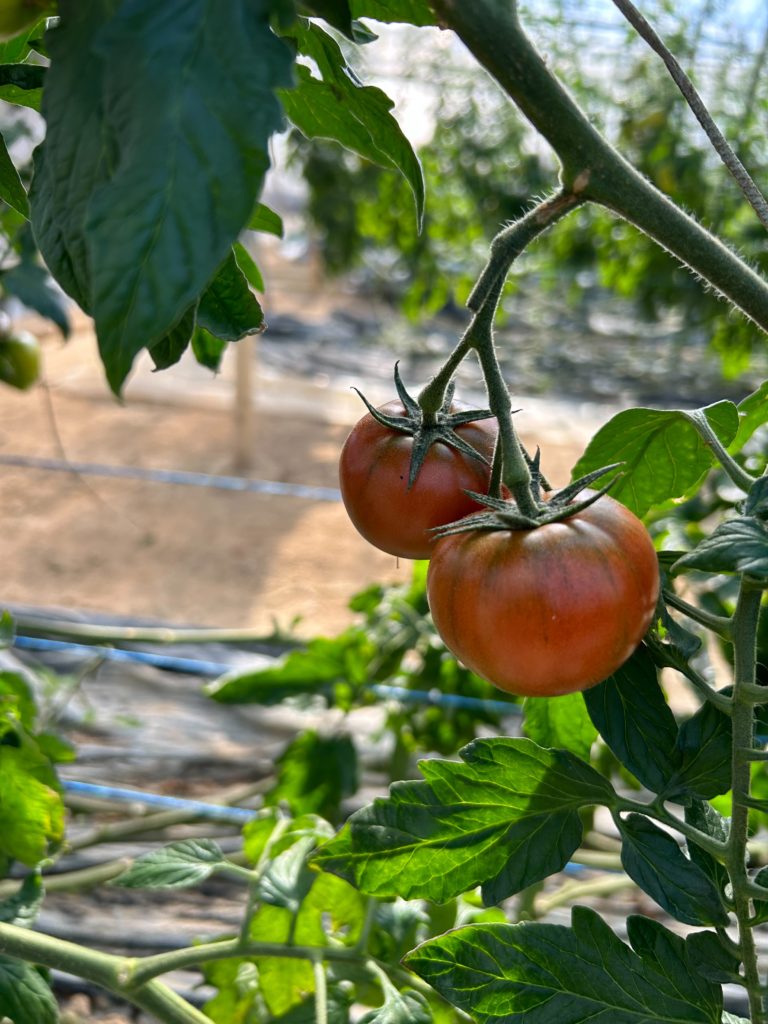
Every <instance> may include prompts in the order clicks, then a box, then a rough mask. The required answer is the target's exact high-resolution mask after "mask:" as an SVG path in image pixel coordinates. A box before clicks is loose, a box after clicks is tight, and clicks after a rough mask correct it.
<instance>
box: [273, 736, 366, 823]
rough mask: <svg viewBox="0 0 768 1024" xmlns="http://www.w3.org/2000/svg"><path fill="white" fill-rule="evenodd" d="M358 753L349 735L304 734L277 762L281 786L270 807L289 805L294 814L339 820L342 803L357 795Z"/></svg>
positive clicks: (274, 793) (275, 793)
mask: <svg viewBox="0 0 768 1024" xmlns="http://www.w3.org/2000/svg"><path fill="white" fill-rule="evenodd" d="M357 787H358V768H357V749H356V747H355V744H354V743H353V741H352V738H351V737H350V736H348V735H347V734H345V733H341V734H336V735H331V736H321V735H320V734H319V733H317V732H316V731H315V730H314V729H307V730H305V732H303V733H300V734H299V736H297V737H296V739H295V740H294V741H293V742H292V743H290V744H289V745H288V747H287V748H286V749H285V750H284V751H283V753H282V754H281V755H280V757H279V758H278V759H277V782H276V784H275V785H274V786H273V787H272V789H270V790H269V791H268V792H267V793H266V794H265V802H266V803H267V804H281V803H283V802H285V803H286V804H287V805H288V807H289V808H290V809H291V812H292V813H293V814H307V813H310V814H311V813H317V814H319V815H321V816H322V817H324V818H328V819H330V820H336V819H338V817H339V810H340V807H341V802H342V800H344V799H345V798H346V797H349V796H352V794H353V793H356V792H357Z"/></svg>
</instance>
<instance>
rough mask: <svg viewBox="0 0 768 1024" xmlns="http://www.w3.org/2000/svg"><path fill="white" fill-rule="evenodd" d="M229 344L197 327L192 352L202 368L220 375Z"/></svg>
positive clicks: (193, 336) (193, 337)
mask: <svg viewBox="0 0 768 1024" xmlns="http://www.w3.org/2000/svg"><path fill="white" fill-rule="evenodd" d="M226 347H227V342H226V341H223V340H222V339H221V338H216V337H215V336H214V335H213V334H210V333H209V332H208V331H206V330H205V328H203V327H199V326H198V327H196V328H195V331H194V333H193V335H192V352H193V353H194V356H195V359H196V360H197V361H198V363H200V365H201V366H205V367H206V369H208V370H213V372H214V373H218V370H219V367H220V366H221V360H222V357H223V355H224V350H225V349H226Z"/></svg>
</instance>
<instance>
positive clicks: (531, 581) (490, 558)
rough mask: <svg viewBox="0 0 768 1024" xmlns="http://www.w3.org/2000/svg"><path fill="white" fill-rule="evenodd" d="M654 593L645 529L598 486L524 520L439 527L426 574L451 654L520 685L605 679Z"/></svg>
mask: <svg viewBox="0 0 768 1024" xmlns="http://www.w3.org/2000/svg"><path fill="white" fill-rule="evenodd" d="M658 593H659V570H658V563H657V560H656V553H655V551H654V548H653V544H652V542H651V539H650V537H649V536H648V534H647V532H646V530H645V528H644V526H643V524H642V523H641V522H640V520H639V519H638V518H637V517H636V516H635V515H633V514H632V512H630V511H629V510H628V509H627V508H625V507H624V506H623V505H620V504H619V503H618V502H617V501H614V500H613V499H612V498H609V497H607V496H603V497H602V498H599V499H598V500H597V501H596V502H595V503H594V504H593V505H590V506H589V507H588V508H586V509H584V510H583V511H582V512H578V513H576V514H575V515H574V516H572V517H571V518H569V519H565V520H563V521H561V522H556V523H549V524H546V525H544V526H540V527H537V528H536V529H532V530H491V531H482V532H481V531H474V532H468V533H457V534H452V535H450V536H446V537H441V538H440V539H439V540H438V542H437V544H436V545H435V550H434V552H433V554H432V561H431V563H430V567H429V574H428V577H427V596H428V598H429V607H430V609H431V611H432V617H433V619H434V621H435V625H436V627H437V631H438V632H439V633H440V635H441V636H442V638H443V640H444V641H445V643H446V645H447V646H448V647H449V648H450V650H451V651H453V653H454V654H455V655H456V657H457V658H458V659H459V661H462V662H463V663H464V664H465V665H466V666H467V667H468V668H470V669H472V670H473V671H475V672H477V673H478V675H481V676H483V677H484V678H485V679H487V680H488V681H489V682H491V683H493V684H494V686H497V687H499V689H501V690H507V691H508V692H510V693H516V694H519V695H520V696H528V697H546V696H551V695H554V694H563V693H572V692H573V691H574V690H585V689H587V688H588V687H590V686H594V685H595V684H596V683H600V682H602V681H603V680H604V679H606V678H607V677H608V676H609V675H610V674H611V673H612V672H614V671H615V670H616V669H617V668H618V667H619V666H620V665H622V664H623V663H624V662H625V661H626V659H627V658H628V657H629V656H630V654H631V653H632V652H633V651H634V649H635V648H636V647H637V645H638V644H639V643H640V640H641V639H642V637H643V635H644V634H645V631H646V630H647V629H648V626H649V625H650V624H651V621H652V620H653V616H654V610H655V607H656V600H657V598H658Z"/></svg>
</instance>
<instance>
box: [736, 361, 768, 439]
mask: <svg viewBox="0 0 768 1024" xmlns="http://www.w3.org/2000/svg"><path fill="white" fill-rule="evenodd" d="M738 410H739V429H738V430H737V431H736V437H734V439H733V441H732V442H731V444H730V445H729V446H728V451H729V452H730V453H731V454H732V455H735V454H736V452H740V451H741V449H742V448H743V447H744V445H745V444H746V443H747V441H748V440H749V439H750V437H752V435H753V434H754V432H755V431H756V430H757V429H758V427H762V426H763V424H764V423H768V380H766V381H763V383H762V384H761V385H760V387H759V388H758V389H757V391H753V392H752V394H751V395H747V397H746V398H745V399H743V401H741V402H739V404H738Z"/></svg>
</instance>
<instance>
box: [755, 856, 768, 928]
mask: <svg viewBox="0 0 768 1024" xmlns="http://www.w3.org/2000/svg"><path fill="white" fill-rule="evenodd" d="M754 881H755V884H756V885H761V886H762V887H763V888H764V889H765V899H764V900H760V899H758V900H755V924H764V923H765V922H766V921H768V868H762V869H761V870H760V871H758V873H757V874H756V875H755V878H754Z"/></svg>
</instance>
